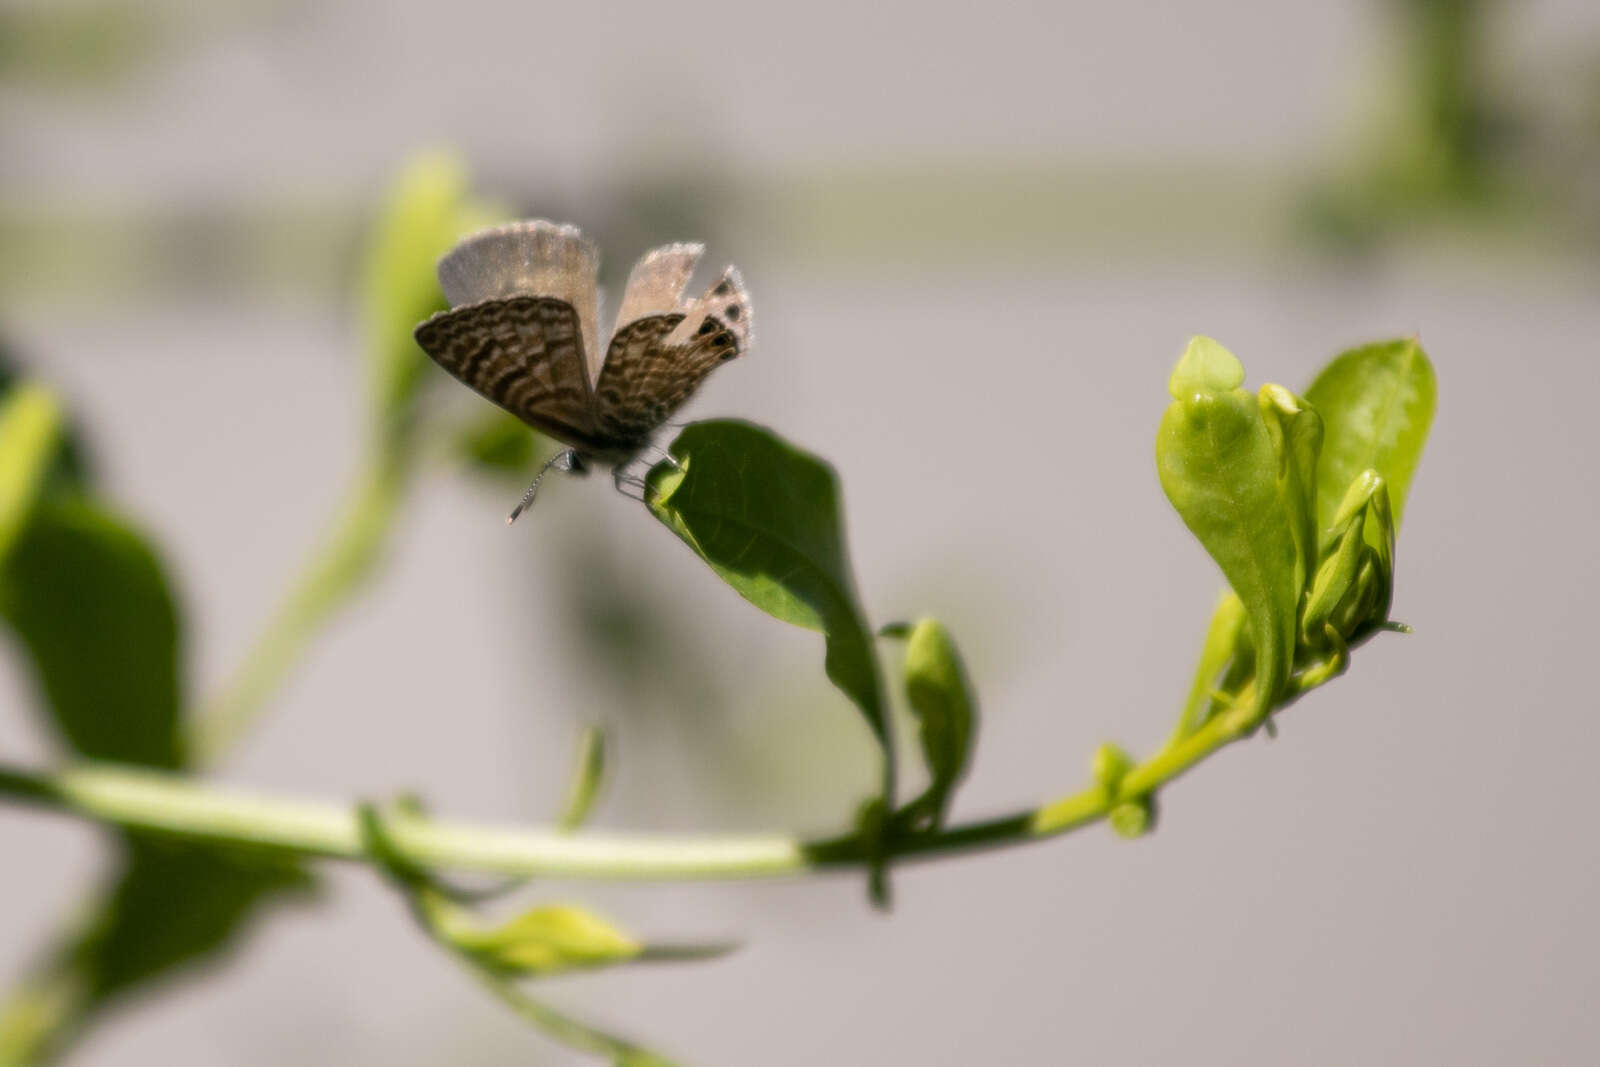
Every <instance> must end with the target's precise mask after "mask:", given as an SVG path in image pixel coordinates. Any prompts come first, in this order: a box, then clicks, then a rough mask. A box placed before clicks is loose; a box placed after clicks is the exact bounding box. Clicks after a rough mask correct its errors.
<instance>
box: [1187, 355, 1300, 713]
mask: <svg viewBox="0 0 1600 1067" xmlns="http://www.w3.org/2000/svg"><path fill="white" fill-rule="evenodd" d="M1223 355H1227V352H1226V350H1225V349H1222V348H1221V346H1220V345H1218V344H1217V343H1216V342H1215V341H1210V340H1208V339H1206V338H1197V339H1195V341H1193V342H1191V343H1190V346H1189V349H1188V351H1186V352H1185V353H1184V356H1183V358H1182V359H1180V360H1179V362H1178V366H1177V368H1176V369H1175V370H1174V371H1173V374H1172V380H1171V383H1170V385H1171V391H1172V395H1173V403H1172V404H1171V405H1170V406H1169V407H1168V408H1167V411H1166V413H1165V414H1164V415H1163V416H1162V419H1161V426H1160V429H1159V431H1158V432H1157V437H1156V468H1157V471H1158V473H1159V475H1160V478H1161V487H1162V489H1163V490H1164V491H1165V492H1166V494H1167V499H1168V500H1170V501H1171V502H1172V506H1173V507H1174V508H1175V509H1176V510H1177V512H1178V514H1179V515H1180V516H1181V517H1182V518H1183V521H1184V524H1185V525H1186V526H1188V527H1189V530H1190V532H1192V533H1193V534H1194V535H1195V537H1196V538H1198V539H1199V541H1200V543H1201V544H1202V545H1203V546H1205V549H1206V551H1207V552H1208V553H1210V555H1211V558H1212V559H1214V560H1215V561H1216V562H1217V565H1218V566H1220V567H1221V568H1222V573H1223V576H1224V577H1226V578H1227V580H1228V584H1229V585H1230V586H1232V588H1233V591H1234V592H1235V593H1236V594H1237V595H1238V597H1239V599H1240V601H1241V602H1242V603H1243V604H1244V608H1245V614H1246V617H1247V618H1248V620H1249V625H1250V632H1251V635H1252V637H1253V639H1254V646H1255V652H1256V683H1257V685H1256V699H1255V703H1254V705H1253V706H1252V708H1251V709H1250V716H1251V718H1252V720H1258V719H1260V718H1261V717H1264V716H1265V715H1266V713H1267V712H1268V711H1270V710H1271V709H1272V707H1273V706H1274V705H1275V704H1276V703H1277V701H1278V698H1279V697H1280V696H1281V695H1282V694H1283V692H1284V691H1285V689H1286V686H1287V683H1288V680H1289V675H1290V671H1291V668H1292V666H1293V662H1294V652H1295V636H1296V629H1297V608H1298V605H1299V599H1300V591H1301V581H1300V579H1301V577H1302V576H1301V575H1299V574H1297V570H1298V567H1299V552H1298V547H1297V545H1296V541H1295V534H1294V519H1293V516H1292V515H1291V513H1290V512H1289V509H1288V507H1287V506H1286V503H1285V494H1284V492H1283V491H1282V487H1281V485H1280V481H1279V470H1280V462H1281V457H1280V454H1279V452H1278V451H1277V450H1276V449H1275V448H1274V447H1273V440H1272V434H1271V432H1270V431H1269V430H1268V428H1267V425H1266V421H1265V419H1264V417H1263V415H1262V411H1261V405H1260V404H1259V403H1258V401H1257V399H1256V397H1254V396H1251V395H1250V394H1249V393H1247V392H1245V391H1244V390H1243V389H1240V388H1237V387H1229V388H1226V389H1222V388H1219V387H1220V386H1221V385H1223V384H1224V383H1227V382H1238V381H1242V380H1243V378H1242V375H1243V368H1242V367H1238V369H1237V372H1235V370H1234V367H1233V366H1230V365H1228V364H1227V362H1226V361H1225V360H1223V359H1222V356H1223ZM1229 358H1230V359H1231V358H1232V357H1231V356H1230V357H1229ZM1233 362H1234V364H1235V365H1236V364H1237V362H1238V361H1237V360H1234V361H1233Z"/></svg>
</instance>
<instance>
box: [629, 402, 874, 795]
mask: <svg viewBox="0 0 1600 1067" xmlns="http://www.w3.org/2000/svg"><path fill="white" fill-rule="evenodd" d="M671 454H672V456H673V458H674V460H675V461H676V467H675V466H674V465H673V464H671V463H666V462H663V463H660V464H657V465H656V466H655V467H654V468H652V469H651V471H650V475H649V480H648V488H649V493H650V496H649V499H650V509H651V511H652V512H654V514H655V516H656V518H657V519H659V520H660V521H661V522H662V523H663V524H664V525H665V526H666V527H667V528H668V529H670V530H671V531H672V532H673V533H675V534H677V535H678V536H679V537H680V538H682V539H683V541H684V542H685V543H686V544H688V545H689V547H690V548H692V549H694V551H695V552H696V553H698V554H699V556H700V558H701V559H703V560H705V561H706V563H707V564H709V565H710V566H711V569H712V570H714V571H716V572H717V574H718V575H719V576H720V577H721V578H722V580H723V581H725V582H727V583H728V584H729V585H730V586H732V587H733V588H734V590H735V591H736V592H738V594H739V595H740V596H742V597H744V598H745V599H746V600H748V601H750V603H752V604H754V605H755V606H756V607H758V608H760V609H761V610H762V611H765V612H766V613H767V614H769V615H771V616H773V617H774V618H777V619H782V620H783V621H785V622H789V623H793V624H794V625H796V626H803V627H805V628H806V629H809V630H816V631H819V632H820V633H822V635H823V637H824V639H825V640H826V643H827V654H826V658H825V661H824V667H825V669H826V671H827V674H828V678H829V679H831V680H832V682H833V684H834V685H836V686H838V687H839V689H841V690H842V691H843V692H844V693H845V695H846V696H848V697H849V698H850V699H851V700H852V701H854V702H855V704H856V706H857V707H858V708H860V709H861V713H862V715H863V716H864V717H865V718H866V720H867V724H868V726H869V727H870V728H871V729H872V732H873V734H874V736H876V737H877V739H878V743H879V745H880V746H881V748H882V750H883V776H884V787H883V796H884V798H885V799H886V801H887V802H888V803H889V805H890V806H891V807H892V803H893V794H894V758H893V747H892V745H893V742H892V739H891V737H890V733H889V725H888V717H887V715H886V714H885V709H884V701H883V683H882V680H881V679H880V677H879V674H878V661H877V657H876V656H875V655H874V654H873V648H872V637H871V634H872V630H871V628H870V627H868V625H867V622H866V619H865V618H864V617H863V615H862V612H861V608H860V607H859V606H858V604H857V602H856V590H855V581H854V579H853V578H852V576H851V572H850V561H849V556H848V554H847V552H846V549H845V540H844V523H843V519H842V516H841V514H840V505H839V486H838V482H837V480H836V479H835V477H834V473H833V469H832V468H831V467H829V466H828V464H827V463H825V462H823V461H822V460H821V459H819V458H817V457H816V456H813V455H811V454H810V453H808V452H803V451H801V450H800V449H798V448H795V447H794V446H793V445H790V444H788V443H787V442H785V441H783V440H781V439H780V438H778V437H777V435H775V434H773V433H772V432H771V431H770V430H766V429H763V428H761V427H759V426H754V425H751V424H750V423H747V422H738V421H732V420H719V421H713V422H699V423H694V424H692V425H690V426H689V427H688V428H686V429H685V430H684V431H683V432H682V433H681V434H679V435H678V438H677V440H675V441H674V442H673V443H672V448H671Z"/></svg>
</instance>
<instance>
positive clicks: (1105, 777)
mask: <svg viewBox="0 0 1600 1067" xmlns="http://www.w3.org/2000/svg"><path fill="white" fill-rule="evenodd" d="M1091 769H1092V772H1093V774H1094V780H1095V784H1096V785H1098V786H1099V787H1100V788H1101V789H1103V790H1105V794H1106V796H1107V797H1114V796H1116V795H1117V790H1118V789H1120V788H1122V779H1124V778H1126V777H1127V776H1128V772H1129V771H1130V770H1132V769H1133V757H1131V756H1129V755H1128V754H1127V753H1126V752H1124V751H1123V750H1122V749H1120V748H1118V747H1117V746H1116V745H1113V744H1112V743H1111V742H1109V741H1107V742H1106V743H1105V744H1103V745H1101V746H1100V747H1099V748H1097V749H1095V751H1094V763H1093V764H1092V768H1091Z"/></svg>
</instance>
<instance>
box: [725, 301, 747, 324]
mask: <svg viewBox="0 0 1600 1067" xmlns="http://www.w3.org/2000/svg"><path fill="white" fill-rule="evenodd" d="M742 310H744V309H743V308H741V307H739V305H738V304H729V305H728V318H730V319H732V320H733V321H734V322H738V321H739V313H740V312H741V311H742Z"/></svg>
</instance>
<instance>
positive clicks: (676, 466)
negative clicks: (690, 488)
mask: <svg viewBox="0 0 1600 1067" xmlns="http://www.w3.org/2000/svg"><path fill="white" fill-rule="evenodd" d="M650 451H652V452H654V453H655V454H656V455H658V456H660V457H661V462H662V463H670V464H671V465H672V469H673V470H675V471H681V470H683V464H681V463H679V462H678V457H677V456H674V455H673V454H672V453H671V452H668V451H667V450H666V449H664V448H662V447H661V446H660V445H651V446H650Z"/></svg>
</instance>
